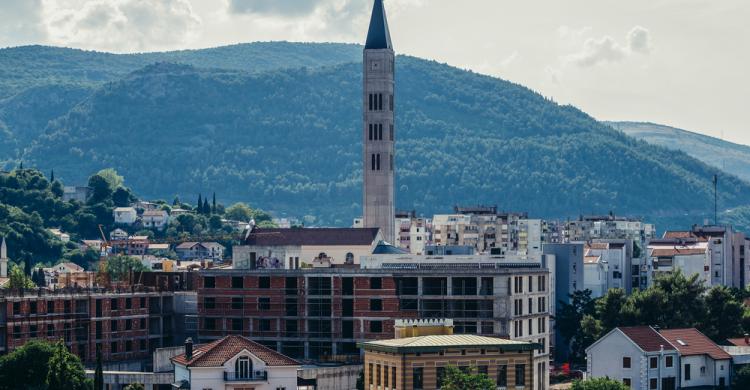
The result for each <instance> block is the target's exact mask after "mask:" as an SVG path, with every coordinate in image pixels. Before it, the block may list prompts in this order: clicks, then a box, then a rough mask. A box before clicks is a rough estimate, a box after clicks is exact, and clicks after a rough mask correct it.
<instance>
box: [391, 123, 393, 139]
mask: <svg viewBox="0 0 750 390" xmlns="http://www.w3.org/2000/svg"><path fill="white" fill-rule="evenodd" d="M391 141H393V125H391Z"/></svg>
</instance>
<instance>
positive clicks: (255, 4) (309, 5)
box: [227, 0, 324, 16]
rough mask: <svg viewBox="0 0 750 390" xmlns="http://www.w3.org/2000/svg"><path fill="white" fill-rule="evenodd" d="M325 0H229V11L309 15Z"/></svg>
mask: <svg viewBox="0 0 750 390" xmlns="http://www.w3.org/2000/svg"><path fill="white" fill-rule="evenodd" d="M323 2H324V0H229V2H228V4H227V5H228V11H229V12H230V13H238V14H265V15H280V16H300V15H309V14H310V13H312V12H313V11H314V10H315V8H316V7H317V6H318V5H319V4H320V3H323Z"/></svg>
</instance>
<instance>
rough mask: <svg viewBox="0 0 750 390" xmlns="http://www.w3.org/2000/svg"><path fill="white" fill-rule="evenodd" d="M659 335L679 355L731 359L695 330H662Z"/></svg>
mask: <svg viewBox="0 0 750 390" xmlns="http://www.w3.org/2000/svg"><path fill="white" fill-rule="evenodd" d="M661 335H662V336H663V337H664V338H666V339H667V340H669V342H670V343H672V345H674V346H675V347H676V348H677V350H678V351H680V355H682V356H693V355H708V356H710V357H711V358H712V359H714V360H723V359H731V358H732V357H731V356H730V355H729V354H728V353H726V352H725V351H724V350H723V349H721V347H719V346H718V345H716V343H714V342H713V341H711V339H709V338H708V337H706V335H704V334H703V333H701V332H699V331H698V329H695V328H687V329H664V330H662V331H661Z"/></svg>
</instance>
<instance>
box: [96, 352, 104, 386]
mask: <svg viewBox="0 0 750 390" xmlns="http://www.w3.org/2000/svg"><path fill="white" fill-rule="evenodd" d="M94 390H104V369H103V368H102V350H101V349H100V348H99V347H97V348H96V369H95V370H94Z"/></svg>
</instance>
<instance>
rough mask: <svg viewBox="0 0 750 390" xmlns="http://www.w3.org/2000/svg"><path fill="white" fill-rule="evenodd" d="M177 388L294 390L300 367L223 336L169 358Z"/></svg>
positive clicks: (261, 348)
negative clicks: (172, 365)
mask: <svg viewBox="0 0 750 390" xmlns="http://www.w3.org/2000/svg"><path fill="white" fill-rule="evenodd" d="M171 360H172V364H174V379H175V383H174V384H173V387H174V388H178V389H254V390H294V389H297V371H298V370H299V369H300V368H301V366H302V364H301V363H300V362H298V361H296V360H294V359H292V358H290V357H288V356H285V355H283V354H281V353H279V352H276V351H274V350H273V349H270V348H268V347H265V346H263V345H261V344H258V343H256V342H254V341H252V340H250V339H248V338H246V337H242V336H236V335H232V336H226V337H224V338H222V339H219V340H216V341H214V342H212V343H209V344H203V345H197V346H195V347H194V346H193V341H192V340H191V339H187V341H185V352H184V353H183V354H179V355H177V356H175V357H173V358H172V359H171Z"/></svg>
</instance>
